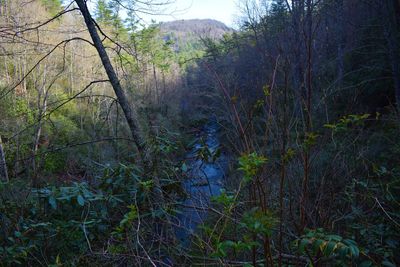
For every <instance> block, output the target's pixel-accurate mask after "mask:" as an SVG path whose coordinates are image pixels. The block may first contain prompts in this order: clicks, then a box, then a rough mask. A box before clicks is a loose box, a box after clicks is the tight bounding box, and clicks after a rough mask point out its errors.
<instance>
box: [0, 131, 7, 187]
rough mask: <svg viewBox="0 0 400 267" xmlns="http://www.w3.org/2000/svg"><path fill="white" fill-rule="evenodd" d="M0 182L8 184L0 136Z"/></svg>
mask: <svg viewBox="0 0 400 267" xmlns="http://www.w3.org/2000/svg"><path fill="white" fill-rule="evenodd" d="M0 181H1V182H3V183H7V182H8V172H7V164H6V156H5V153H4V150H3V142H2V140H1V136H0Z"/></svg>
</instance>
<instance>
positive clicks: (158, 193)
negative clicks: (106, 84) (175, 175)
mask: <svg viewBox="0 0 400 267" xmlns="http://www.w3.org/2000/svg"><path fill="white" fill-rule="evenodd" d="M75 2H76V3H77V5H78V7H79V9H80V11H81V13H82V16H83V18H84V19H85V23H86V27H87V29H88V31H89V33H90V36H91V37H92V40H93V44H94V46H95V47H96V50H97V52H98V54H99V56H100V59H101V62H102V64H103V66H104V69H105V71H106V73H107V76H108V79H109V80H110V83H111V85H112V87H113V89H114V92H115V95H116V96H117V99H118V102H119V104H120V105H121V108H122V111H123V112H124V115H125V119H126V121H127V122H128V125H129V128H130V130H131V134H132V137H133V141H134V142H135V144H136V147H137V149H138V151H139V154H140V157H141V159H142V162H143V164H144V169H145V172H148V173H150V172H151V171H152V170H151V169H152V168H153V166H151V165H152V164H151V160H149V159H148V157H147V156H146V145H145V142H144V140H142V137H141V134H140V129H139V125H138V121H137V117H136V114H134V111H133V109H132V108H131V106H130V104H129V102H128V99H127V97H126V95H125V93H124V90H123V89H122V86H121V84H120V82H119V80H118V77H117V74H116V73H115V70H114V67H113V66H112V64H111V61H110V58H109V57H108V55H107V52H106V50H105V48H104V46H103V43H102V41H101V39H100V36H99V34H98V32H97V29H96V25H95V23H94V21H93V18H92V16H91V15H90V12H89V10H88V8H87V6H86V2H85V0H75ZM153 171H154V170H153ZM153 181H154V198H155V203H156V205H157V206H160V205H162V203H164V196H163V192H162V190H161V184H160V180H159V178H158V176H157V175H154V177H153Z"/></svg>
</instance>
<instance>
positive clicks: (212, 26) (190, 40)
mask: <svg viewBox="0 0 400 267" xmlns="http://www.w3.org/2000/svg"><path fill="white" fill-rule="evenodd" d="M160 29H161V33H162V34H163V36H164V38H165V39H166V40H172V41H174V42H175V44H176V45H175V50H176V51H182V50H188V49H189V50H190V49H195V50H196V49H200V48H201V42H200V40H201V39H202V38H211V39H214V40H218V39H221V38H222V37H223V36H224V34H227V33H232V32H233V29H231V28H229V27H228V26H226V25H225V24H224V23H222V22H220V21H217V20H213V19H192V20H175V21H170V22H163V23H161V25H160Z"/></svg>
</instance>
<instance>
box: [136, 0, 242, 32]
mask: <svg viewBox="0 0 400 267" xmlns="http://www.w3.org/2000/svg"><path fill="white" fill-rule="evenodd" d="M172 1H173V3H172V4H171V5H170V6H169V7H168V8H166V9H167V10H166V12H165V13H171V12H172V14H171V15H168V16H149V15H143V18H144V19H145V20H151V19H154V20H156V21H157V22H160V21H170V20H177V19H206V18H209V19H216V20H219V21H222V22H224V23H225V24H226V25H228V26H233V25H234V17H235V15H237V14H238V10H237V3H238V0H172ZM174 10H175V11H174Z"/></svg>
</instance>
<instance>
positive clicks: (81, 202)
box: [76, 195, 85, 207]
mask: <svg viewBox="0 0 400 267" xmlns="http://www.w3.org/2000/svg"><path fill="white" fill-rule="evenodd" d="M76 200H77V201H78V204H79V205H80V206H82V207H83V206H84V205H85V199H84V198H83V197H82V195H78V197H77V198H76Z"/></svg>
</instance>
